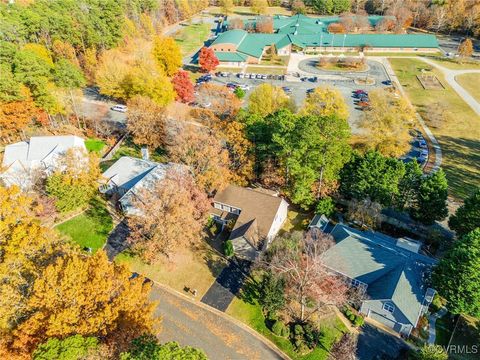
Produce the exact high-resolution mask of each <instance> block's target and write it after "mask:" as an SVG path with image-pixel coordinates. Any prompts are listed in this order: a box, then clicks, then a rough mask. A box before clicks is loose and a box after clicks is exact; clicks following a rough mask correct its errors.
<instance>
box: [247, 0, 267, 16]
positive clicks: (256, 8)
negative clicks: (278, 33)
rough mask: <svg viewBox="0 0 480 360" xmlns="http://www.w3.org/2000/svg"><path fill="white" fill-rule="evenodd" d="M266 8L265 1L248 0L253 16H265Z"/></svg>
mask: <svg viewBox="0 0 480 360" xmlns="http://www.w3.org/2000/svg"><path fill="white" fill-rule="evenodd" d="M267 8H268V2H267V0H250V9H251V10H252V12H253V13H254V14H257V15H261V14H266V13H267Z"/></svg>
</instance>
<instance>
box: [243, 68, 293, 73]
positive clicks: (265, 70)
mask: <svg viewBox="0 0 480 360" xmlns="http://www.w3.org/2000/svg"><path fill="white" fill-rule="evenodd" d="M245 72H246V73H255V74H265V75H285V74H286V73H287V68H286V67H284V68H282V67H266V66H263V67H262V66H247V69H246V70H245Z"/></svg>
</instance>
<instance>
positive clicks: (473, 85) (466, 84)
mask: <svg viewBox="0 0 480 360" xmlns="http://www.w3.org/2000/svg"><path fill="white" fill-rule="evenodd" d="M455 80H457V82H458V83H459V84H460V85H461V86H462V87H463V88H464V89H465V90H467V91H468V92H469V93H470V95H472V96H473V97H474V98H475V100H477V101H478V102H480V87H479V86H478V84H480V74H478V73H472V74H462V75H458V76H456V77H455Z"/></svg>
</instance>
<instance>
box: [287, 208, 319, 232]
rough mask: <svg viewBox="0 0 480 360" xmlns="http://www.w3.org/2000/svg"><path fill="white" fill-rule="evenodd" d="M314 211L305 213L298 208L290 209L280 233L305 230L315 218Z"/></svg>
mask: <svg viewBox="0 0 480 360" xmlns="http://www.w3.org/2000/svg"><path fill="white" fill-rule="evenodd" d="M313 215H314V214H313V213H304V212H299V211H296V210H293V209H292V210H288V214H287V220H286V221H285V223H284V224H283V227H282V229H281V230H280V232H279V235H282V234H285V233H289V232H292V231H305V230H306V229H307V226H308V224H309V223H310V221H311V220H312V218H313Z"/></svg>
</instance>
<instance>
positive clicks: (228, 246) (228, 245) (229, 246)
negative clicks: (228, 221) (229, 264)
mask: <svg viewBox="0 0 480 360" xmlns="http://www.w3.org/2000/svg"><path fill="white" fill-rule="evenodd" d="M223 252H224V253H225V256H227V257H232V256H233V254H234V252H235V251H234V250H233V243H232V240H227V241H225V243H224V244H223Z"/></svg>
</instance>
